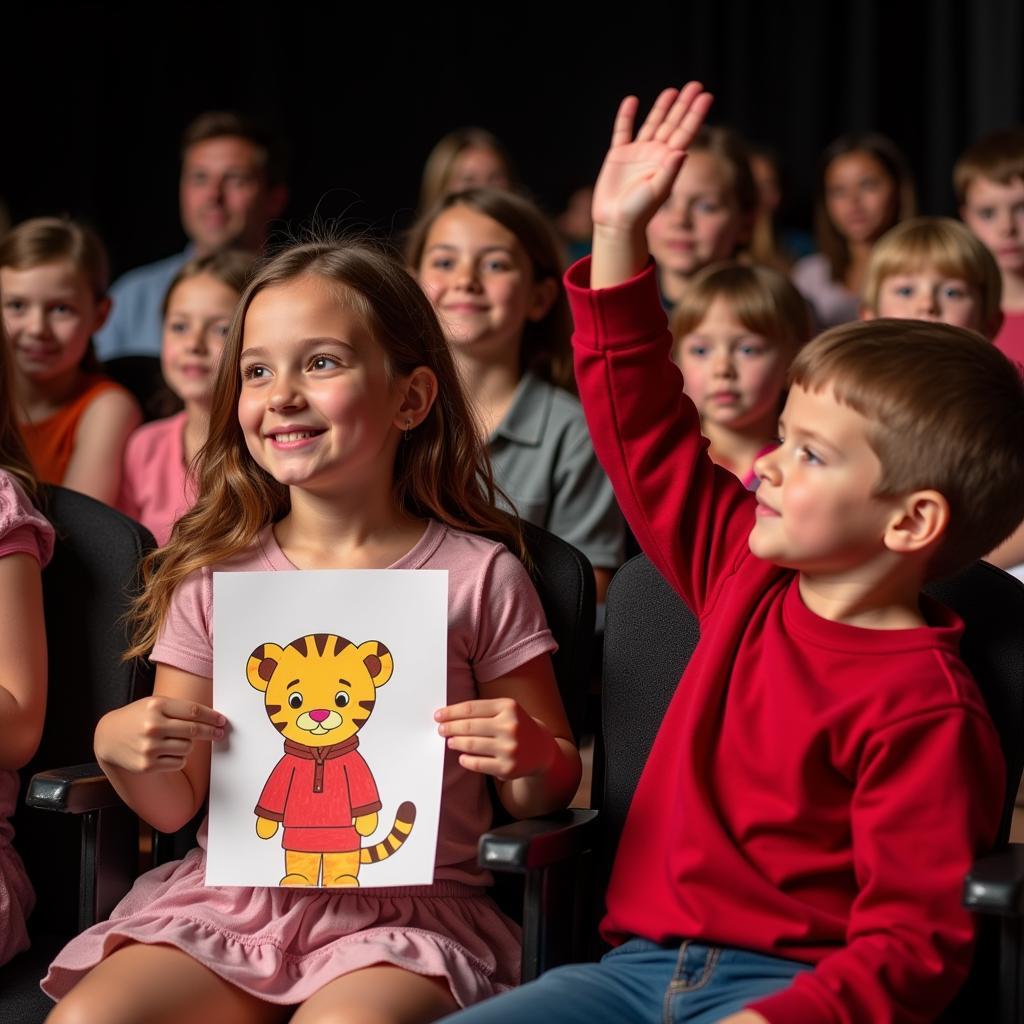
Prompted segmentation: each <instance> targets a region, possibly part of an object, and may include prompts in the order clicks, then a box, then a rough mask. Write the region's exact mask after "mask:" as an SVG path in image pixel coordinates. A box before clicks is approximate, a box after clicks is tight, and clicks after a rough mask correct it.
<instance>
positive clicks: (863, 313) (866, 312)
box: [860, 306, 877, 320]
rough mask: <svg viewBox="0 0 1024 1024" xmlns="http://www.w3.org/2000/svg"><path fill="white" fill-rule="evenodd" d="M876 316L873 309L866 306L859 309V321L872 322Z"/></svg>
mask: <svg viewBox="0 0 1024 1024" xmlns="http://www.w3.org/2000/svg"><path fill="white" fill-rule="evenodd" d="M876 315H877V314H876V313H875V311H874V310H873V309H870V308H869V307H868V306H861V307H860V318H861V320H874V319H875V317H876Z"/></svg>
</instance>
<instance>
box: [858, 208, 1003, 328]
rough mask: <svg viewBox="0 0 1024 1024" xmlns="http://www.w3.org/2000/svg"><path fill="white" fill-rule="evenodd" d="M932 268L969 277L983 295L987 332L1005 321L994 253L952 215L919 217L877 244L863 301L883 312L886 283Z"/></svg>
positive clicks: (870, 261)
mask: <svg viewBox="0 0 1024 1024" xmlns="http://www.w3.org/2000/svg"><path fill="white" fill-rule="evenodd" d="M925 268H931V269H934V270H937V271H938V272H939V273H940V274H943V275H945V276H947V277H953V278H957V279H958V280H961V281H965V282H966V283H967V284H969V285H971V287H973V288H975V289H976V290H977V292H978V296H979V298H980V299H981V304H980V305H981V310H980V311H981V319H982V323H983V324H984V333H986V334H989V335H994V334H995V333H996V331H997V330H998V328H999V324H1000V322H1001V320H1002V314H1001V313H1000V309H999V307H1000V303H1001V302H1002V297H1003V278H1002V275H1001V274H1000V272H999V265H998V264H997V263H996V261H995V257H993V255H992V253H991V252H989V250H988V249H987V248H986V247H985V246H984V245H982V243H981V242H980V241H979V240H978V239H977V238H976V237H975V236H974V234H973V233H972V232H971V231H970V230H969V229H968V228H967V226H966V225H964V224H962V223H961V222H960V221H957V220H952V219H951V218H949V217H915V218H914V219H913V220H905V221H903V222H902V223H901V224H897V225H896V227H894V228H892V229H890V230H889V231H887V232H886V233H885V234H884V235H883V236H882V237H881V238H880V239H879V240H878V242H877V243H876V244H875V247H874V249H873V250H872V251H871V259H870V260H869V261H868V269H867V278H866V280H865V282H864V305H865V306H866V307H867V308H868V309H870V310H871V311H872V312H873V313H875V314H877V313H878V295H879V292H880V291H881V288H882V282H883V281H884V280H885V279H886V278H887V277H893V276H894V275H896V274H909V273H913V272H914V271H917V270H922V269H925Z"/></svg>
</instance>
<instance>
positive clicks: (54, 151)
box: [0, 0, 1024, 271]
mask: <svg viewBox="0 0 1024 1024" xmlns="http://www.w3.org/2000/svg"><path fill="white" fill-rule="evenodd" d="M12 7H13V5H10V4H9V5H8V6H7V8H6V9H5V12H4V13H3V14H2V15H0V24H2V26H3V28H2V31H3V41H4V47H3V49H4V55H3V58H2V62H0V82H2V90H3V91H2V102H3V110H4V117H3V124H4V131H3V136H2V137H3V139H4V144H3V151H2V156H0V195H2V197H3V198H4V200H5V201H6V203H7V206H8V207H9V210H10V213H11V216H12V219H13V220H14V221H15V222H16V221H18V220H21V219H23V218H25V217H28V216H33V215H37V214H43V213H69V214H72V215H75V216H80V217H84V218H86V219H87V220H89V221H90V222H92V223H93V224H94V225H95V226H97V227H98V228H99V229H100V231H101V232H102V234H103V236H104V237H105V239H106V240H107V243H108V245H109V247H110V250H111V256H112V260H113V264H114V268H115V270H117V271H123V270H125V269H127V268H129V267H131V266H134V265H137V264H139V263H142V262H145V261H148V260H151V259H155V258H158V257H160V256H164V255H167V254H168V253H170V252H173V251H175V250H177V249H179V248H180V247H181V246H182V244H183V243H184V237H183V235H182V233H181V228H180V225H179V224H178V217H177V194H176V189H177V174H178V139H179V136H180V133H181V130H182V128H183V127H184V125H185V124H186V123H187V121H188V120H189V119H190V118H191V117H193V116H194V115H195V114H197V113H199V112H201V111H203V110H207V109H214V108H236V109H240V110H244V111H247V112H250V113H253V114H258V115H260V116H262V117H263V118H265V119H267V120H268V121H270V122H271V123H274V124H276V125H277V126H279V127H280V128H281V129H282V130H283V131H284V132H285V133H286V135H287V136H288V137H289V139H290V141H291V149H292V170H291V192H292V201H291V203H290V206H289V209H288V213H287V216H286V218H285V219H284V220H283V221H282V223H281V224H280V225H279V228H280V231H281V232H284V231H286V230H288V229H293V230H294V229H295V228H297V227H299V226H301V225H302V224H303V223H305V222H308V220H309V218H310V217H311V216H312V214H313V213H314V211H316V212H317V213H318V215H319V216H320V217H321V218H323V219H331V218H343V219H344V222H345V223H346V224H349V225H353V226H357V227H363V228H367V229H369V230H371V231H373V232H374V233H377V234H388V233H389V232H391V231H392V230H393V229H395V228H399V227H402V226H404V225H405V224H406V223H407V222H408V219H409V217H410V214H411V211H412V207H413V206H414V204H415V201H416V192H417V187H418V181H419V175H420V171H421V169H422V164H423V160H424V158H425V157H426V155H427V153H428V152H429V150H430V148H431V146H432V145H433V143H434V142H435V141H436V140H437V139H438V138H439V137H440V136H441V135H442V134H443V133H445V132H446V131H449V130H450V129H452V128H455V127H457V126H460V125H465V124H479V125H482V126H484V127H487V128H489V129H490V130H492V131H493V132H495V133H496V134H497V135H498V136H499V137H500V138H502V139H503V140H505V142H506V143H507V145H508V147H509V148H510V150H511V151H512V153H513V154H514V156H515V158H516V161H517V163H518V165H519V168H520V171H521V173H522V176H523V178H524V180H525V181H526V183H527V184H528V185H529V186H530V187H531V189H532V190H533V192H534V193H535V195H536V196H537V197H538V198H539V199H540V201H541V202H542V203H543V204H544V205H545V206H546V207H547V208H548V209H549V210H553V211H554V210H557V209H559V208H560V204H561V203H562V202H563V201H564V199H565V197H566V196H567V195H568V193H569V192H570V191H571V190H572V189H573V188H575V187H577V186H578V185H580V184H583V183H585V182H587V181H588V180H590V179H591V178H592V176H593V175H594V173H595V172H596V169H597V167H598V165H599V162H600V159H601V156H602V153H603V150H604V146H605V145H606V141H607V137H608V133H609V130H610V126H611V120H612V116H613V113H614V110H615V107H616V104H617V102H618V100H619V98H620V97H621V96H622V95H624V94H625V93H626V92H630V91H631V92H636V93H638V94H639V96H640V97H641V100H642V102H643V103H644V104H645V105H646V104H648V103H649V102H650V101H651V100H652V99H653V97H654V96H655V95H656V93H657V90H658V88H659V87H660V86H662V85H664V84H671V83H678V82H680V81H682V80H684V79H686V78H690V77H699V78H701V79H702V80H703V81H704V82H705V84H706V85H707V87H709V88H710V89H712V91H714V92H715V94H716V96H717V102H716V105H715V109H714V111H713V120H714V121H715V122H716V123H727V124H730V125H732V126H734V127H735V128H737V129H739V130H740V131H741V132H742V133H744V134H745V135H747V136H748V137H749V138H751V139H752V140H754V141H756V142H760V143H767V144H770V145H772V146H773V147H774V148H775V149H777V150H778V151H779V153H780V154H781V155H782V158H783V160H784V164H785V172H786V179H787V180H786V184H787V190H788V198H787V203H788V210H787V213H788V217H787V220H788V221H789V222H791V223H796V224H797V225H803V226H807V225H808V224H809V220H810V201H811V195H812V192H813V185H814V177H815V168H816V163H817V157H818V154H819V152H820V151H821V149H822V148H823V147H824V146H825V145H826V144H827V143H828V142H829V141H830V140H831V139H832V138H834V137H835V136H837V135H839V134H841V133H842V132H845V131H849V130H855V129H856V130H862V129H869V128H870V129H877V130H880V131H883V132H885V133H887V134H889V135H891V136H892V137H893V138H894V139H895V140H896V141H897V142H898V143H899V144H900V145H901V146H902V147H903V148H904V149H905V151H906V152H907V154H908V156H909V158H910V162H911V164H912V166H913V168H914V171H915V174H916V177H917V181H918V185H919V193H920V206H921V209H922V212H926V213H953V212H954V203H953V195H952V189H951V186H950V171H951V167H952V164H953V160H954V159H955V157H956V155H957V153H958V152H959V151H960V150H961V149H962V148H963V147H964V146H965V145H967V144H968V143H969V142H971V141H972V140H973V139H975V138H977V137H978V136H979V135H981V134H983V133H984V132H987V131H989V130H991V129H994V128H998V127H1002V126H1005V125H1008V124H1011V123H1014V122H1020V121H1021V119H1022V116H1024V111H1022V104H1024V94H1022V85H1024V83H1022V73H1021V59H1022V57H1024V4H1022V3H1021V0H975V2H970V3H969V2H958V0H931V2H909V0H908V2H901V0H848V2H845V3H838V2H830V0H817V2H815V0H776V2H772V0H678V2H677V3H674V4H671V5H669V4H645V3H637V2H635V0H633V2H631V3H630V4H628V5H623V7H622V9H621V11H620V12H618V13H616V14H614V16H612V15H608V14H601V15H599V14H597V13H596V12H597V11H598V10H602V9H603V8H598V7H597V6H596V5H586V6H584V5H571V6H570V5H558V4H552V3H549V4H547V5H544V6H540V5H520V6H512V5H506V6H505V7H504V8H501V6H500V5H498V6H496V5H489V6H487V7H486V8H482V7H481V6H477V7H475V8H472V7H466V8H461V7H452V6H448V7H443V6H438V5H432V6H429V7H427V6H426V5H424V6H414V7H412V8H411V9H409V10H403V9H401V8H399V7H397V6H394V5H387V7H385V6H384V5H380V6H379V9H375V8H373V7H372V6H371V5H364V6H363V7H360V8H358V9H354V8H353V7H352V6H351V5H333V4H332V5H326V4H324V5H321V4H312V3H296V2H292V3H290V4H285V3H278V4H275V5H260V4H255V3H248V4H240V3H223V4H217V3H212V2H211V3H207V4H205V5H200V4H193V3H184V4H175V5H172V4H163V5H142V4H114V3H109V4H103V3H75V4H71V3H66V4H65V3H41V4H38V5H37V6H35V7H33V8H32V9H23V10H12V9H11V8H12Z"/></svg>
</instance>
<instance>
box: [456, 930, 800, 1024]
mask: <svg viewBox="0 0 1024 1024" xmlns="http://www.w3.org/2000/svg"><path fill="white" fill-rule="evenodd" d="M809 970H811V966H810V965H809V964H804V963H797V962H796V961H795V960H781V959H779V958H778V957H773V956H765V955H763V954H761V953H751V952H749V951H748V950H743V949H720V948H718V947H716V946H705V945H703V944H701V943H698V942H684V943H682V945H680V946H668V947H666V946H659V945H658V944H657V943H655V942H650V941H648V940H647V939H631V940H630V941H629V942H626V943H624V944H623V945H621V946H619V947H617V948H616V949H613V950H612V951H611V952H610V953H607V954H605V956H604V957H603V958H602V959H601V961H600V962H599V963H596V964H593V963H591V964H571V965H569V966H567V967H556V968H555V969H554V970H552V971H548V972H547V974H544V975H541V977H540V978H538V979H537V980H536V981H532V982H530V983H529V984H528V985H523V986H521V987H520V988H517V989H513V990H512V991H511V992H506V993H505V994H504V995H500V996H498V997H496V998H495V999H488V1000H486V1001H485V1002H482V1003H478V1004H477V1005H476V1006H472V1007H470V1008H469V1009H467V1010H463V1011H462V1012H461V1013H457V1014H455V1015H453V1016H451V1017H447V1018H445V1019H446V1020H450V1021H453V1022H457V1024H519V1022H524V1024H541V1022H543V1024H625V1022H629V1021H637V1022H641V1021H642V1022H649V1024H714V1022H715V1021H718V1020H721V1019H722V1018H723V1017H727V1016H728V1015H729V1014H730V1013H737V1012H738V1011H739V1010H742V1009H743V1008H744V1007H745V1006H747V1005H748V1004H749V1003H751V1002H752V1001H753V1000H755V999H758V998H760V997H761V996H766V995H769V994H770V993H772V992H778V991H779V990H780V989H784V988H787V987H788V986H789V984H790V982H791V981H792V980H793V978H794V977H795V976H796V975H797V974H799V973H800V972H801V971H809Z"/></svg>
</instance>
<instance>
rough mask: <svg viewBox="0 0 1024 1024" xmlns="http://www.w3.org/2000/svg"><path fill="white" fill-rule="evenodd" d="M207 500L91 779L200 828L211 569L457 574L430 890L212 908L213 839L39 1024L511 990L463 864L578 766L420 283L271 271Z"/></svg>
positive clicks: (365, 274) (202, 488)
mask: <svg viewBox="0 0 1024 1024" xmlns="http://www.w3.org/2000/svg"><path fill="white" fill-rule="evenodd" d="M198 481H199V496H198V499H197V502H196V504H195V506H194V507H193V508H192V509H191V511H189V512H188V513H186V514H185V515H184V516H183V517H182V518H181V519H180V520H179V521H178V523H177V524H176V525H175V527H174V530H173V532H172V534H171V539H170V542H169V544H168V545H167V546H166V547H165V548H163V549H161V550H160V551H158V552H156V553H155V554H154V555H151V556H150V557H149V559H148V560H147V564H146V567H145V575H146V581H147V586H146V590H145V593H144V595H143V597H142V599H141V601H140V604H139V606H138V608H137V624H138V631H137V643H136V645H135V646H134V648H133V649H132V651H131V652H130V653H132V654H143V653H145V652H146V651H148V650H149V648H150V647H151V646H152V645H153V644H154V642H155V647H154V649H153V654H152V657H153V660H154V661H155V662H156V663H157V677H156V689H155V693H154V696H153V697H150V698H147V699H144V700H141V701H138V702H136V703H134V704H130V705H128V706H127V707H125V708H122V709H120V710H117V711H114V712H111V713H110V714H108V715H107V716H105V717H104V718H103V719H102V720H101V721H100V724H99V726H98V727H97V730H96V754H97V758H98V759H99V762H100V764H101V765H102V766H103V768H104V770H105V771H106V772H107V774H108V776H109V777H110V779H111V781H112V782H113V784H114V786H115V788H116V789H117V790H118V792H119V793H120V794H121V795H122V796H123V797H124V799H125V800H126V801H127V802H128V803H129V804H130V805H131V806H132V807H133V808H135V809H136V810H137V811H138V812H139V814H140V815H141V816H142V817H143V818H145V819H146V820H147V821H149V822H150V823H151V824H153V825H154V826H155V827H157V828H159V829H162V830H164V831H171V830H174V829H177V828H179V827H180V826H182V825H183V824H184V823H185V822H187V821H188V820H189V819H190V818H191V817H192V816H193V815H194V814H195V813H196V811H197V810H198V809H199V807H201V806H202V803H203V801H204V800H205V798H206V795H207V791H208V786H209V771H210V746H209V741H210V740H213V739H217V738H220V737H221V736H223V735H224V729H225V726H226V722H225V720H224V718H223V716H222V715H220V714H219V713H218V712H217V711H216V710H215V709H213V708H211V707H210V706H209V705H210V701H211V692H212V683H211V675H212V636H211V628H212V614H211V609H212V600H211V574H212V572H213V570H215V569H219V570H241V571H244V570H247V569H261V570H264V571H282V572H290V571H295V570H297V569H329V568H386V567H394V568H442V569H447V570H448V573H449V599H448V604H449V608H448V619H449V631H448V700H449V703H448V705H447V706H446V707H445V708H442V709H440V710H439V711H438V712H437V713H436V716H435V717H436V719H437V722H438V730H439V732H440V734H441V735H442V736H444V737H446V738H447V747H448V750H447V752H446V759H445V772H444V800H443V803H442V812H441V821H440V830H439V838H438V847H437V857H436V868H435V876H434V883H433V884H432V885H430V886H414V887H405V888H400V889H395V888H392V889H359V888H355V889H351V888H350V889H345V890H338V889H332V888H321V889H306V888H252V889H246V888H235V887H232V888H216V887H210V888H207V887H205V886H204V885H203V876H204V865H205V852H204V850H203V849H202V837H201V839H200V848H199V849H196V850H193V851H192V852H191V853H190V854H189V855H188V856H187V857H186V858H185V859H184V860H183V861H179V862H177V863H174V864H169V865H166V866H163V867H160V868H157V869H155V870H153V871H151V872H149V873H148V874H147V875H145V876H143V877H142V878H140V879H139V881H138V882H137V883H136V885H135V887H134V888H133V889H132V891H131V892H130V893H129V894H128V896H127V897H126V898H125V899H124V900H123V901H122V903H121V904H120V905H119V906H118V907H117V908H116V910H115V911H114V914H113V915H112V916H111V919H110V920H109V921H106V922H103V923H102V924H99V925H97V926H95V927H94V928H92V929H90V930H89V931H87V932H85V933H84V934H83V935H81V936H79V937H78V938H77V939H75V940H73V941H72V942H71V943H70V944H69V945H68V946H67V947H66V948H65V949H64V951H63V952H62V953H61V954H60V956H59V957H58V958H57V960H56V961H55V962H54V964H53V965H52V967H51V969H50V973H49V975H48V976H47V978H46V979H45V980H44V982H43V987H44V989H45V990H46V991H47V992H48V993H49V994H50V995H52V996H53V997H54V998H61V997H64V998H63V999H62V1001H61V1002H59V1003H58V1005H57V1007H56V1008H55V1010H54V1011H53V1013H52V1015H51V1020H52V1021H54V1022H61V1021H64V1022H67V1021H72V1020H75V1021H77V1020H83V1019H89V1020H92V1019H96V1020H102V1019H109V1020H117V1021H136V1020H137V1021H143V1020H146V1021H152V1020H175V1021H186V1020H202V1021H207V1020H215V1021H217V1022H218V1024H230V1022H234V1021H239V1022H241V1021H247V1022H250V1021H252V1022H258V1021H279V1020H285V1019H288V1018H289V1015H290V1014H291V1013H292V1012H293V1011H294V1017H292V1018H291V1019H292V1020H293V1021H295V1022H296V1024H310V1022H320V1021H324V1022H326V1021H335V1020H339V1019H341V1017H339V1013H344V1014H349V1013H350V1011H351V1012H352V1013H355V1015H356V1016H357V1017H358V1018H359V1019H367V1020H369V1019H372V1020H393V1021H402V1022H405V1021H409V1022H414V1021H429V1020H433V1019H435V1018H437V1017H439V1016H441V1015H442V1014H444V1013H447V1012H449V1011H451V1010H453V1009H455V1008H456V1007H458V1006H464V1005H467V1004H469V1003H472V1002H475V1001H477V1000H479V999H482V998H485V997H487V996H489V995H492V994H494V993H496V992H498V991H501V990H502V989H504V988H506V987H508V986H510V985H512V984H514V983H515V981H516V975H517V961H518V954H517V930H516V928H515V926H514V925H512V924H511V923H510V922H509V921H508V920H507V919H505V918H504V917H503V916H502V915H501V913H500V912H499V911H498V910H497V908H496V907H495V906H494V904H493V903H491V901H490V900H489V898H488V897H487V895H486V889H485V887H486V884H487V883H488V880H489V879H488V877H487V875H486V874H485V873H484V872H482V871H481V870H480V869H479V868H478V867H477V865H476V860H475V844H476V839H477V837H478V836H479V834H480V832H481V831H482V830H484V829H486V828H487V827H488V824H489V822H490V803H489V800H488V796H487V789H486V777H487V776H491V778H492V779H494V781H495V784H496V787H497V790H498V795H499V798H500V799H501V801H502V803H503V804H504V805H505V807H506V808H508V810H509V811H510V812H511V813H512V814H513V815H516V816H526V815H533V814H538V813H544V812H547V811H550V810H553V809H555V808H557V807H561V806H564V805H565V804H566V803H567V802H568V800H569V798H570V797H571V796H572V794H573V792H574V791H575V788H576V784H577V780H578V776H579V756H578V754H577V752H576V749H575V746H574V745H573V741H572V738H571V731H570V729H569V727H568V724H567V722H566V719H565V714H564V711H563V709H562V706H561V702H560V699H559V696H558V691H557V687H556V685H555V681H554V678H553V674H552V668H551V661H550V657H549V654H550V652H551V650H552V649H553V648H554V642H553V640H552V638H551V634H550V632H549V631H548V629H547V628H546V625H545V622H544V617H543V613H542V611H541V609H540V605H539V600H538V598H537V595H536V592H535V591H534V590H533V588H532V585H531V584H530V582H529V578H528V576H527V575H526V572H525V570H524V569H523V567H522V565H521V564H520V562H519V561H518V560H517V559H516V558H515V557H514V556H513V555H512V554H511V553H510V552H509V551H508V550H507V549H506V548H505V547H503V546H502V545H501V544H497V543H495V542H494V541H492V540H489V539H486V538H485V535H490V536H495V535H497V536H501V537H503V538H505V539H506V540H507V542H508V544H509V545H511V546H512V548H513V550H517V551H518V550H519V549H520V537H519V533H518V528H517V524H516V522H515V521H514V520H513V519H511V518H510V517H509V516H507V515H506V514H504V513H502V512H500V511H497V510H496V509H495V507H494V502H493V498H494V489H493V482H492V480H491V476H490V471H489V468H488V466H487V462H486V460H485V459H484V458H483V456H482V449H481V442H480V440H479V438H478V435H477V432H476V430H475V428H474V424H473V421H472V418H471V414H470V412H469V410H468V407H467V404H466V400H465V398H464V396H463V394H462V391H461V390H460V387H459V384H458V378H457V375H456V372H455V369H454V366H453V363H452V360H451V355H450V352H449V349H448V346H447V345H446V343H445V339H444V335H443V333H442V332H441V329H440V326H439V325H438V322H437V317H436V316H435V314H434V312H433V310H432V309H431V306H430V303H429V302H428V300H427V299H426V297H425V296H424V295H423V293H422V292H421V291H420V289H419V287H418V285H417V284H416V282H415V281H414V280H413V279H412V278H411V277H410V276H409V275H408V274H407V273H406V272H405V271H404V270H403V269H402V268H401V267H400V266H398V265H397V264H396V263H394V262H393V261H392V260H390V259H388V258H387V257H384V256H382V255H380V254H378V253H376V252H375V251H373V250H371V249H368V248H366V247H363V246H359V245H345V246H342V245H338V244H333V243H309V244H305V245H299V246H296V247H294V248H292V249H289V250H287V251H285V252H283V253H281V254H280V255H279V256H277V257H275V258H274V259H273V260H272V261H271V262H270V263H268V264H267V265H266V266H265V267H264V268H263V269H262V270H260V271H259V272H258V273H257V275H256V277H255V278H254V280H253V281H252V282H251V283H250V285H249V286H248V287H247V288H246V291H245V293H244V294H243V296H242V299H241V302H240V304H239V308H238V311H237V313H236V315H235V318H234V320H233V321H232V325H231V330H230V331H229V334H228V338H227V340H226V343H225V350H224V355H223V358H222V362H221V368H220V372H219V374H218V378H217V384H216V387H215V392H214V402H213V409H212V414H211V421H210V439H209V441H208V443H207V445H206V446H205V447H204V449H203V451H202V452H201V454H200V458H199V466H198ZM346 1019H355V1018H353V1017H351V1016H348V1017H346Z"/></svg>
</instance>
